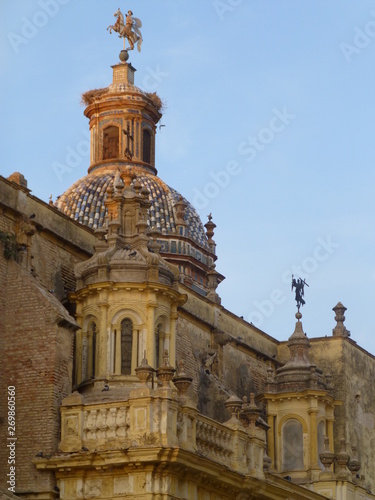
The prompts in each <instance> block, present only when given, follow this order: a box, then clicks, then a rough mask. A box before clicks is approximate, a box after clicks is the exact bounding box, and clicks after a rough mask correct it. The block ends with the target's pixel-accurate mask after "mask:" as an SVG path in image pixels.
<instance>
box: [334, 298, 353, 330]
mask: <svg viewBox="0 0 375 500" xmlns="http://www.w3.org/2000/svg"><path fill="white" fill-rule="evenodd" d="M332 311H334V312H335V315H336V316H335V321H336V322H337V325H336V326H335V328H333V330H332V333H333V336H334V337H350V332H349V330H347V329H346V327H345V325H344V321H345V316H344V314H345V311H346V307H345V306H343V305H342V304H341V302H338V303H337V305H336V306H335V307H333V308H332Z"/></svg>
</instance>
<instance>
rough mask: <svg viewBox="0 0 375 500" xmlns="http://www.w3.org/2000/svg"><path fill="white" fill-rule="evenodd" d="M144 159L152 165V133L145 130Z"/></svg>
mask: <svg viewBox="0 0 375 500" xmlns="http://www.w3.org/2000/svg"><path fill="white" fill-rule="evenodd" d="M142 159H143V161H144V162H145V163H151V133H150V131H149V130H147V129H145V128H144V129H143V154H142Z"/></svg>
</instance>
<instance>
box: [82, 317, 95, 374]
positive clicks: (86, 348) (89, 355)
mask: <svg viewBox="0 0 375 500" xmlns="http://www.w3.org/2000/svg"><path fill="white" fill-rule="evenodd" d="M96 343H97V331H96V324H95V323H94V322H91V323H90V324H89V326H88V328H87V337H86V340H85V341H84V343H83V346H82V380H87V379H89V378H95V374H96Z"/></svg>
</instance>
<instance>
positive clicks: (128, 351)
mask: <svg viewBox="0 0 375 500" xmlns="http://www.w3.org/2000/svg"><path fill="white" fill-rule="evenodd" d="M132 347H133V323H132V321H131V320H130V319H124V320H123V321H122V322H121V374H122V375H130V374H131V368H132Z"/></svg>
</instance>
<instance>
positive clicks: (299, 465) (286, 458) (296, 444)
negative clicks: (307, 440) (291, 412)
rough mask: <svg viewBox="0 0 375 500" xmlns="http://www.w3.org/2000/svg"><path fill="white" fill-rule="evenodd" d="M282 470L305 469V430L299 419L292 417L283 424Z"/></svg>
mask: <svg viewBox="0 0 375 500" xmlns="http://www.w3.org/2000/svg"><path fill="white" fill-rule="evenodd" d="M282 470H283V472H286V471H292V470H303V432H302V425H301V423H300V422H298V420H294V419H290V420H288V421H287V422H285V424H284V426H283V431H282Z"/></svg>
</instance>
